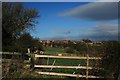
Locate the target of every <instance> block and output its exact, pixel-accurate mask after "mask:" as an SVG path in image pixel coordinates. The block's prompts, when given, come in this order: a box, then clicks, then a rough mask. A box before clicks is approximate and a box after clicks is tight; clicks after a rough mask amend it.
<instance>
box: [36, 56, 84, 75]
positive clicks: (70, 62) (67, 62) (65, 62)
mask: <svg viewBox="0 0 120 80" xmlns="http://www.w3.org/2000/svg"><path fill="white" fill-rule="evenodd" d="M54 60H56V62H55V64H54V65H55V66H78V65H79V64H80V65H81V66H85V65H86V60H78V59H51V58H50V59H49V65H52V64H53V62H54ZM38 70H39V69H38ZM44 70H45V71H48V72H49V71H51V70H50V68H49V69H44ZM52 71H53V72H58V73H68V74H72V73H73V72H74V71H75V72H76V74H80V73H82V72H85V70H82V69H77V70H76V69H61V68H60V69H55V68H53V69H52Z"/></svg>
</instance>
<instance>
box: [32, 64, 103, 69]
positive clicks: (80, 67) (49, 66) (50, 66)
mask: <svg viewBox="0 0 120 80" xmlns="http://www.w3.org/2000/svg"><path fill="white" fill-rule="evenodd" d="M34 67H36V68H79V69H86V66H52V65H34ZM88 69H102V68H93V67H88Z"/></svg>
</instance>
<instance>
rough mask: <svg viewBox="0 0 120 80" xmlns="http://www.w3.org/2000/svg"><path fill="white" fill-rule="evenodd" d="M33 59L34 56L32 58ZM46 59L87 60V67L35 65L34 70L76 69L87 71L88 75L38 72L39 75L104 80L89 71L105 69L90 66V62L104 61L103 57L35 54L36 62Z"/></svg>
mask: <svg viewBox="0 0 120 80" xmlns="http://www.w3.org/2000/svg"><path fill="white" fill-rule="evenodd" d="M32 57H33V56H32ZM40 57H41V58H43V57H44V58H46V59H48V60H49V58H66V59H84V60H86V61H87V62H86V66H54V65H36V64H34V66H33V67H34V68H71V69H73V68H76V69H86V75H80V74H64V73H55V72H38V71H35V72H37V73H38V74H44V75H54V76H69V77H83V78H86V79H88V78H104V77H101V76H93V75H89V69H103V68H95V67H90V66H89V60H102V58H101V57H89V56H88V55H87V56H86V57H79V56H52V55H38V54H34V57H33V58H34V60H36V59H37V58H40Z"/></svg>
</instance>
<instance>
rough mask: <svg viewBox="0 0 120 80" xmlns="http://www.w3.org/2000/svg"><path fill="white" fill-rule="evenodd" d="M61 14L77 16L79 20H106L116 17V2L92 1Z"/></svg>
mask: <svg viewBox="0 0 120 80" xmlns="http://www.w3.org/2000/svg"><path fill="white" fill-rule="evenodd" d="M61 16H68V17H73V18H78V19H81V20H92V21H107V20H114V19H118V3H117V2H93V3H89V4H87V5H83V6H78V7H75V8H73V9H71V10H70V11H67V12H65V13H63V14H61Z"/></svg>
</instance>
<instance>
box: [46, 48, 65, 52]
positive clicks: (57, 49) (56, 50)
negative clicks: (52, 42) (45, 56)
mask: <svg viewBox="0 0 120 80" xmlns="http://www.w3.org/2000/svg"><path fill="white" fill-rule="evenodd" d="M44 49H45V51H51V52H62V53H64V52H65V50H64V48H55V47H45V48H44Z"/></svg>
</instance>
